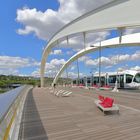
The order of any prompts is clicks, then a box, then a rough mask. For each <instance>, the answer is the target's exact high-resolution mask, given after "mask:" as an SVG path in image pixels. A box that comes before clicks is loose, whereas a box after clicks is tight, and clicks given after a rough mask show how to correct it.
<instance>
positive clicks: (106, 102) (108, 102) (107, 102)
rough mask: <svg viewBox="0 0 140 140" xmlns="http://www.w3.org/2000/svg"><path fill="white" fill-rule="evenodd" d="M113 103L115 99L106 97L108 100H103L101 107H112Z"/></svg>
mask: <svg viewBox="0 0 140 140" xmlns="http://www.w3.org/2000/svg"><path fill="white" fill-rule="evenodd" d="M113 102H114V99H112V98H109V97H106V98H105V99H104V100H103V102H101V103H100V105H101V106H103V107H104V108H107V107H112V105H113Z"/></svg>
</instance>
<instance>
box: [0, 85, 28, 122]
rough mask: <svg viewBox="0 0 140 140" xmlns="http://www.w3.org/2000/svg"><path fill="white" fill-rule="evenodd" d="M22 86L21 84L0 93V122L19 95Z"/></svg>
mask: <svg viewBox="0 0 140 140" xmlns="http://www.w3.org/2000/svg"><path fill="white" fill-rule="evenodd" d="M24 88H25V86H21V87H18V88H15V89H13V90H10V91H8V92H5V93H3V94H0V123H1V121H2V120H3V118H4V117H5V115H6V114H7V112H8V111H9V109H10V107H11V106H12V104H13V102H14V101H15V100H16V98H17V97H18V96H19V94H20V93H21V91H22V90H23V89H24Z"/></svg>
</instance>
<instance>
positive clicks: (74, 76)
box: [62, 72, 86, 79]
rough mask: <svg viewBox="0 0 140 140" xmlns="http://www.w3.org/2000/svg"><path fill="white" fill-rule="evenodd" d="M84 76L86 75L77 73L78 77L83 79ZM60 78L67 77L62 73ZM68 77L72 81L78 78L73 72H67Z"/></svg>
mask: <svg viewBox="0 0 140 140" xmlns="http://www.w3.org/2000/svg"><path fill="white" fill-rule="evenodd" d="M85 76H86V75H85V74H84V73H81V72H80V73H79V77H85ZM62 77H65V78H66V77H67V75H66V73H63V74H62ZM68 77H69V78H72V79H74V78H77V77H78V74H77V73H75V72H68Z"/></svg>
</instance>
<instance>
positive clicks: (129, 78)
mask: <svg viewBox="0 0 140 140" xmlns="http://www.w3.org/2000/svg"><path fill="white" fill-rule="evenodd" d="M132 78H133V75H130V74H126V83H131V82H132Z"/></svg>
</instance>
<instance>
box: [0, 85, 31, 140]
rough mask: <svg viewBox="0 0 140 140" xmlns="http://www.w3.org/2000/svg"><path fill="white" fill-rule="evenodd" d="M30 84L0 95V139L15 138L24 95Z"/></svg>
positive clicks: (17, 132) (11, 139)
mask: <svg viewBox="0 0 140 140" xmlns="http://www.w3.org/2000/svg"><path fill="white" fill-rule="evenodd" d="M31 88H32V86H27V85H25V86H21V87H18V88H16V89H13V90H11V91H8V92H6V93H4V94H1V95H0V140H17V139H18V135H19V128H20V122H21V117H22V111H23V107H24V102H25V99H26V95H27V93H28V91H29V90H30V89H31Z"/></svg>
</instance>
